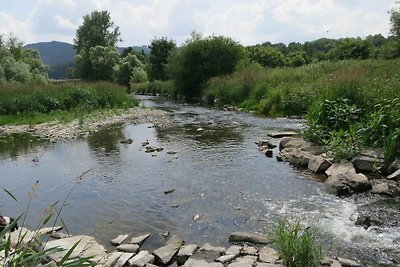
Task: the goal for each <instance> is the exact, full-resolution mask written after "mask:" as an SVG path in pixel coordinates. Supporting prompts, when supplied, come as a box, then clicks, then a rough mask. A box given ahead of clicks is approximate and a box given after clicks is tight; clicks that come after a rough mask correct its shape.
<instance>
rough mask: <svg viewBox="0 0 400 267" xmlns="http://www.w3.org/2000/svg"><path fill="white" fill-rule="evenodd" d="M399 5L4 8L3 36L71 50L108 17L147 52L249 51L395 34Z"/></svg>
mask: <svg viewBox="0 0 400 267" xmlns="http://www.w3.org/2000/svg"><path fill="white" fill-rule="evenodd" d="M395 2H396V1H395V0H38V1H32V0H0V34H9V33H10V32H13V33H14V34H15V35H16V36H17V37H18V38H19V39H21V40H22V41H23V42H24V43H33V42H40V41H52V40H57V41H64V42H69V43H72V42H73V38H74V36H75V30H76V29H77V27H78V26H79V25H80V24H81V23H82V17H83V16H84V15H85V14H88V13H90V12H91V11H93V10H108V11H109V12H110V13H111V17H112V20H113V21H114V22H115V24H116V25H118V26H119V27H120V30H121V33H122V39H123V42H122V43H120V44H119V45H121V46H130V45H143V44H144V45H147V44H149V43H150V41H151V40H152V39H153V38H154V37H162V36H167V37H168V38H171V39H173V40H176V42H177V43H178V44H181V43H183V42H184V41H185V40H186V39H187V38H188V37H189V36H190V33H191V32H192V31H197V32H200V33H202V34H203V35H204V36H208V35H211V34H216V35H225V36H229V37H232V38H233V39H235V40H236V41H239V42H240V43H242V44H244V45H251V44H257V43H262V42H265V41H270V42H283V43H289V42H291V41H296V42H304V41H311V40H315V39H318V38H322V37H328V38H342V37H365V36H367V35H369V34H378V33H380V34H382V35H384V36H387V35H388V34H389V29H390V23H389V15H388V13H387V12H388V10H390V9H391V8H392V7H394V6H395Z"/></svg>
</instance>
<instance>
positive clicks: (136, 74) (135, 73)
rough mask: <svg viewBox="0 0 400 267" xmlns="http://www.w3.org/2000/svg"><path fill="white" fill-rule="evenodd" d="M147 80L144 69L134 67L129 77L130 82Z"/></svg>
mask: <svg viewBox="0 0 400 267" xmlns="http://www.w3.org/2000/svg"><path fill="white" fill-rule="evenodd" d="M146 81H148V79H147V73H146V71H145V70H144V69H143V68H141V67H134V68H133V70H132V73H131V77H130V84H133V83H142V82H146Z"/></svg>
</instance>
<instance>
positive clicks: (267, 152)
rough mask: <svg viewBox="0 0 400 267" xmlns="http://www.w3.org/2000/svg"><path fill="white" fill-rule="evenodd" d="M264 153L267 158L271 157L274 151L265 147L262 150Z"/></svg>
mask: <svg viewBox="0 0 400 267" xmlns="http://www.w3.org/2000/svg"><path fill="white" fill-rule="evenodd" d="M264 154H265V156H266V157H267V158H272V157H273V156H274V151H273V150H272V149H267V150H265V151H264Z"/></svg>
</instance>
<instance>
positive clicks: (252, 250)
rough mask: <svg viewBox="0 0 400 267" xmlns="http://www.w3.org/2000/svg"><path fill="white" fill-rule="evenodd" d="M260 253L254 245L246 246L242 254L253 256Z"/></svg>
mask: <svg viewBox="0 0 400 267" xmlns="http://www.w3.org/2000/svg"><path fill="white" fill-rule="evenodd" d="M257 253H258V249H256V248H255V247H252V246H244V247H243V249H242V254H244V255H251V256H255V255H257Z"/></svg>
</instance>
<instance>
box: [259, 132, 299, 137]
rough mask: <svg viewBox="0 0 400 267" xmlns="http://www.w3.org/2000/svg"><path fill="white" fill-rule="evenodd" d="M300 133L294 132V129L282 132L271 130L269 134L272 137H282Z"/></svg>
mask: <svg viewBox="0 0 400 267" xmlns="http://www.w3.org/2000/svg"><path fill="white" fill-rule="evenodd" d="M298 134H299V133H296V132H293V131H282V132H269V133H267V135H268V136H269V137H272V138H282V137H289V136H295V135H298Z"/></svg>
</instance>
